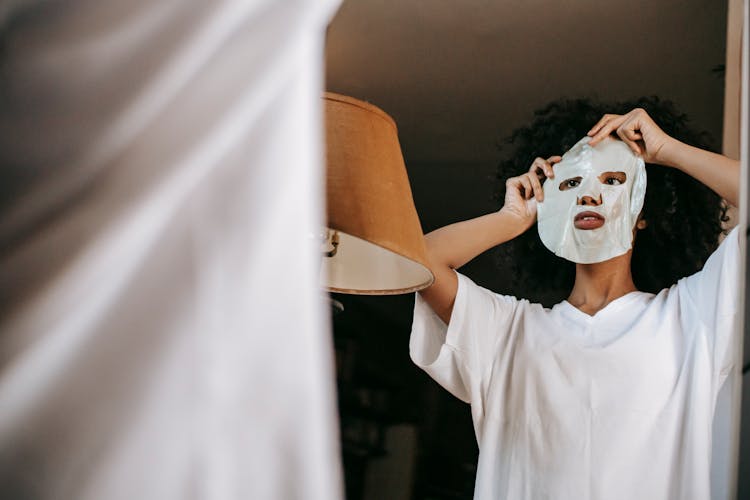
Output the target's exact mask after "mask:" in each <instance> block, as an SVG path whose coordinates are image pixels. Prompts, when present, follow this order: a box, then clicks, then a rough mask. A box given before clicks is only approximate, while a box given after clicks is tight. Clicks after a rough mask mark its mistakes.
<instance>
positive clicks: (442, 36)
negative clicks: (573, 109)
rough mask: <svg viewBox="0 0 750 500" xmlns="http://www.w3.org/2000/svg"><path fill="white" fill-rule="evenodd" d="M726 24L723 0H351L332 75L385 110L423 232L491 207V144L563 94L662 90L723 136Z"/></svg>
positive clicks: (330, 54)
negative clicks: (394, 130) (722, 71)
mask: <svg viewBox="0 0 750 500" xmlns="http://www.w3.org/2000/svg"><path fill="white" fill-rule="evenodd" d="M725 33H726V2H724V1H722V0H679V1H678V0H629V1H627V2H625V1H606V0H569V1H552V0H546V1H544V0H502V1H501V0H495V1H490V0H461V1H458V0H453V1H450V0H348V1H346V0H345V1H344V2H343V4H342V5H341V8H340V9H339V11H338V13H337V15H336V16H335V18H334V19H333V21H332V23H331V25H330V27H329V30H328V37H327V47H326V64H327V70H326V87H327V89H328V90H331V91H334V92H338V93H342V94H347V95H350V96H353V97H357V98H360V99H363V100H366V101H369V102H371V103H373V104H375V105H377V106H379V107H381V108H382V109H383V110H385V111H386V112H387V113H389V114H390V115H391V116H393V118H394V119H395V121H396V123H397V125H398V128H399V138H400V141H401V145H402V149H403V153H404V158H405V160H406V165H407V170H408V173H409V177H410V180H411V183H412V189H413V192H414V199H415V203H416V206H417V210H418V212H419V214H420V218H421V220H422V225H423V227H424V229H425V230H426V231H429V230H431V229H433V228H435V227H437V226H440V225H444V224H447V223H449V222H453V221H455V220H460V219H464V218H467V217H472V216H476V215H480V214H482V213H486V212H487V211H490V210H494V209H496V208H497V206H496V204H495V202H494V201H493V191H494V190H495V189H496V184H495V183H494V175H495V168H496V165H497V163H498V160H499V159H500V154H499V152H498V148H497V145H498V144H499V143H501V142H502V140H503V139H504V138H505V137H507V136H508V135H509V133H510V132H511V131H512V130H513V129H515V128H517V127H519V126H521V125H524V124H526V123H528V122H529V121H530V119H531V117H532V113H533V111H534V110H535V109H537V108H539V107H541V106H543V105H544V104H545V103H547V102H549V101H551V100H554V99H557V98H560V97H581V96H597V97H599V98H600V99H602V100H620V99H630V98H634V97H639V96H642V95H658V96H660V97H662V98H665V99H671V100H673V101H674V102H675V103H676V104H677V106H678V107H679V108H680V109H681V110H682V111H684V112H686V113H687V114H688V115H689V116H690V117H691V118H692V120H693V122H694V124H695V125H696V126H697V127H698V128H701V129H704V130H707V131H708V132H709V133H711V134H712V136H713V138H714V142H715V144H717V145H718V144H720V143H721V141H720V139H721V123H722V107H723V88H724V87H723V79H722V76H721V75H720V74H717V73H716V72H715V71H712V70H713V69H714V68H716V67H717V66H718V65H721V64H723V63H724V61H725V53H724V51H725V37H726V34H725ZM531 160H532V158H529V161H531ZM526 167H527V166H526V165H519V171H520V170H525V169H526ZM480 260H481V259H480ZM485 263H486V262H485Z"/></svg>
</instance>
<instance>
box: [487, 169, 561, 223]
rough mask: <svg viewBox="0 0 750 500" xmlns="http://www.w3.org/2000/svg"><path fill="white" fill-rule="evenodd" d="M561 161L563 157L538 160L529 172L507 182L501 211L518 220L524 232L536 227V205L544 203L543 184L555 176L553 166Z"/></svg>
mask: <svg viewBox="0 0 750 500" xmlns="http://www.w3.org/2000/svg"><path fill="white" fill-rule="evenodd" d="M560 160H562V157H561V156H551V157H549V158H547V159H546V160H545V159H544V158H537V159H536V160H534V162H533V163H532V164H531V167H530V168H529V171H528V172H526V173H525V174H522V175H519V176H518V177H511V178H510V179H508V180H506V181H505V203H504V204H503V208H501V209H500V211H501V212H504V213H506V214H508V215H511V216H512V217H513V218H514V219H515V220H517V221H518V223H519V224H520V227H521V229H522V231H526V230H527V229H528V228H530V227H531V226H532V225H534V222H535V221H536V203H537V202H540V201H544V190H543V189H542V182H543V181H544V180H545V179H547V178H549V179H551V178H553V177H554V176H555V172H554V170H553V168H552V166H553V165H554V164H555V163H557V162H559V161H560Z"/></svg>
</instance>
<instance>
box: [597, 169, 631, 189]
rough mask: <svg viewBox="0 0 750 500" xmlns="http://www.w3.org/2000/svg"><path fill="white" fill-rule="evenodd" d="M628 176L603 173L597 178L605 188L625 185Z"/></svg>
mask: <svg viewBox="0 0 750 500" xmlns="http://www.w3.org/2000/svg"><path fill="white" fill-rule="evenodd" d="M627 179H628V176H627V174H626V173H625V172H604V173H603V174H601V175H600V176H599V180H600V181H601V183H602V184H606V185H607V186H619V185H621V184H625V181H626V180H627Z"/></svg>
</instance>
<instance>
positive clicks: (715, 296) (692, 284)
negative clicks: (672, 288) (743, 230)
mask: <svg viewBox="0 0 750 500" xmlns="http://www.w3.org/2000/svg"><path fill="white" fill-rule="evenodd" d="M739 234H740V231H739V229H738V228H737V227H735V228H734V229H733V230H732V231H731V232H730V233H729V235H727V237H726V238H725V239H724V241H722V243H721V245H719V248H717V249H716V251H715V252H714V253H713V254H711V256H710V257H709V258H708V260H707V261H706V264H705V266H703V269H702V270H700V271H699V272H697V273H695V274H693V275H692V276H689V277H687V278H684V279H683V280H681V283H680V285H682V287H683V289H684V290H685V291H686V293H687V294H688V296H689V298H690V301H691V302H692V305H693V307H694V308H695V310H694V313H695V315H697V317H698V318H697V319H698V320H699V321H701V323H703V325H704V326H705V328H706V332H707V334H708V343H709V346H710V348H711V349H712V350H713V359H714V367H715V370H716V371H717V372H723V371H726V370H727V369H728V368H729V367H730V366H731V365H732V364H733V362H734V358H735V356H734V355H735V353H734V352H733V351H734V349H733V348H734V342H733V339H734V338H735V337H734V335H735V334H736V332H735V330H736V328H737V322H736V320H737V313H738V311H739V305H740V304H739V296H740V270H741V269H742V267H741V262H740V258H741V256H740V254H741V252H740V242H739Z"/></svg>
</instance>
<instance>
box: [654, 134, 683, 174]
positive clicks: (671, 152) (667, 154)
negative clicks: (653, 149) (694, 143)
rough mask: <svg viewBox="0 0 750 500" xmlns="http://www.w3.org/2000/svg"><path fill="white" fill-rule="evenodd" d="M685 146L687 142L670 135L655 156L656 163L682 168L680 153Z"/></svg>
mask: <svg viewBox="0 0 750 500" xmlns="http://www.w3.org/2000/svg"><path fill="white" fill-rule="evenodd" d="M685 147H686V144H684V143H683V142H680V141H678V140H677V139H675V138H674V137H668V138H667V140H666V141H665V142H664V145H663V146H662V147H661V149H659V153H658V154H657V155H656V158H654V163H656V164H658V165H663V166H665V167H672V168H680V161H679V158H680V153H681V151H682V150H683V149H684V148H685Z"/></svg>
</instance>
